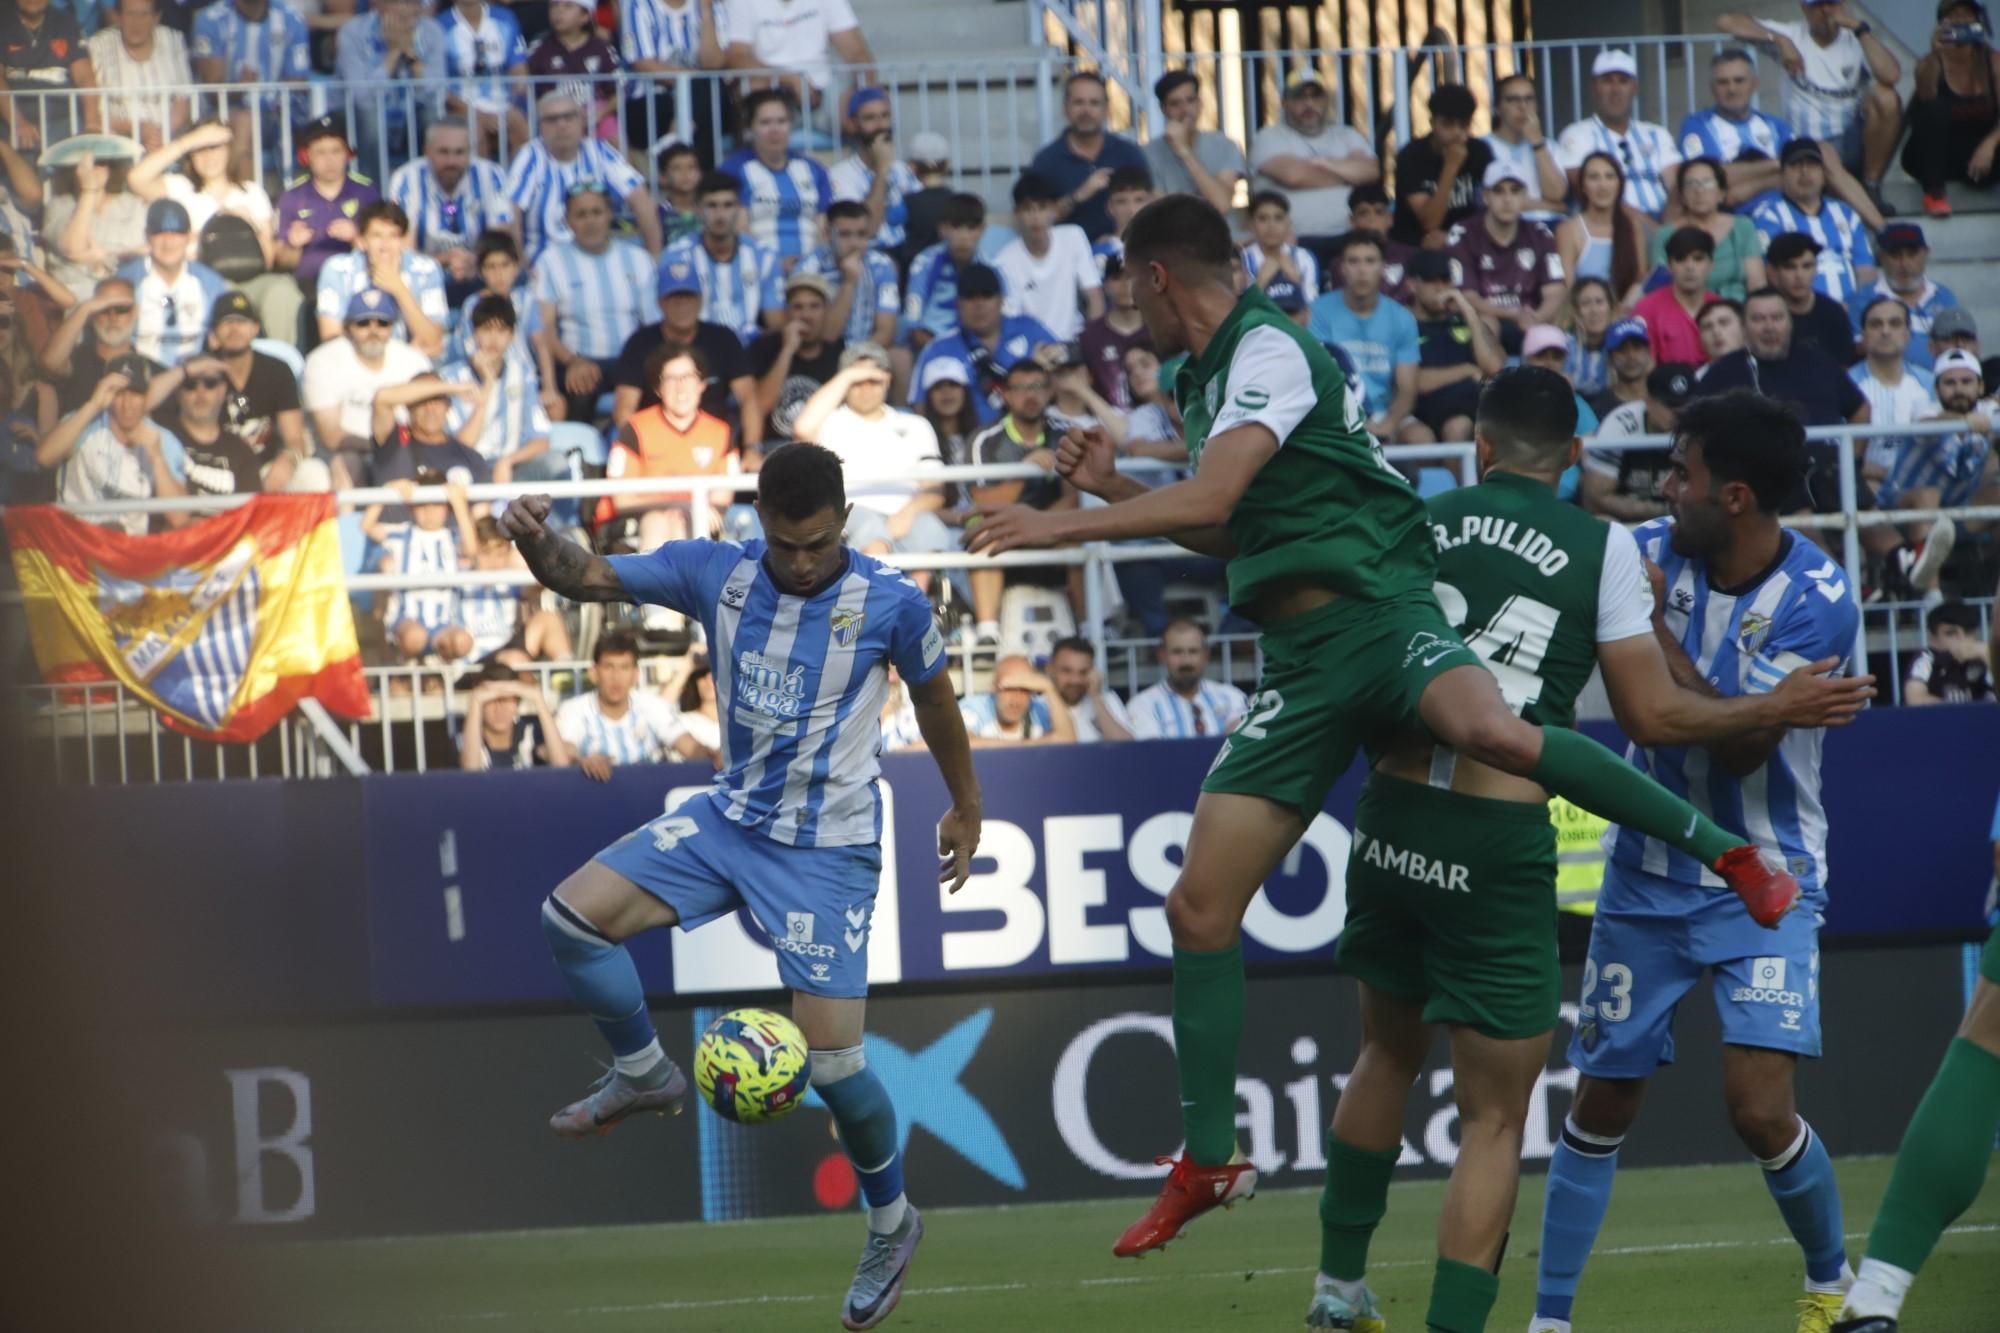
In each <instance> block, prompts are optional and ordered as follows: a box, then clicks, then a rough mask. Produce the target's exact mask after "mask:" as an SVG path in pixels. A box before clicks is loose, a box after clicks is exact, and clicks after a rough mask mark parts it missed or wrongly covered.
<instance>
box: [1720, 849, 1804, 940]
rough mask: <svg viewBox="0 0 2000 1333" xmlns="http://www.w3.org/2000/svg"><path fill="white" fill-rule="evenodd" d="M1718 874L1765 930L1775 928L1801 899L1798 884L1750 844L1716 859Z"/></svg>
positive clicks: (1731, 850) (1773, 859) (1777, 862)
mask: <svg viewBox="0 0 2000 1333" xmlns="http://www.w3.org/2000/svg"><path fill="white" fill-rule="evenodd" d="M1715 873H1716V874H1718V875H1720V876H1722V879H1723V882H1724V883H1726V884H1728V885H1729V887H1730V888H1731V889H1733V890H1735V892H1736V896H1737V897H1738V898H1741V899H1742V900H1743V906H1744V907H1746V908H1748V909H1749V911H1750V919H1751V920H1752V921H1755V922H1756V923H1757V924H1758V925H1760V926H1763V927H1765V928H1766V929H1773V928H1775V927H1776V926H1777V924H1778V922H1779V920H1780V919H1782V918H1783V917H1784V915H1785V913H1787V912H1789V911H1791V910H1792V904H1794V903H1796V902H1797V901H1798V900H1799V882H1798V881H1797V880H1795V879H1793V878H1792V876H1791V873H1790V872H1789V871H1787V870H1786V869H1785V867H1784V866H1783V865H1782V864H1780V863H1779V861H1778V859H1777V858H1776V857H1775V856H1772V857H1767V856H1765V855H1764V853H1763V852H1762V851H1760V850H1759V849H1758V848H1757V847H1756V846H1754V845H1753V844H1750V843H1745V844H1744V845H1743V846H1741V847H1731V848H1730V849H1729V850H1728V851H1726V852H1724V853H1723V854H1722V855H1721V856H1719V857H1717V858H1716V860H1715Z"/></svg>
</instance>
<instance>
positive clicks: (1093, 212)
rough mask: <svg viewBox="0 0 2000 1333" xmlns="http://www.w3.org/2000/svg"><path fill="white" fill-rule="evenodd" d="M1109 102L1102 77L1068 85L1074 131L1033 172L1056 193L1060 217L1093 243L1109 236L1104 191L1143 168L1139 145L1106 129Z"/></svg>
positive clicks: (1067, 111)
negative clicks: (1115, 176) (1125, 173)
mask: <svg viewBox="0 0 2000 1333" xmlns="http://www.w3.org/2000/svg"><path fill="white" fill-rule="evenodd" d="M1109 113H1110V97H1109V94H1108V93H1107V92H1106V90H1105V85H1104V78H1103V76H1102V75H1099V74H1095V73H1092V72H1091V71H1089V70H1077V71H1076V72H1075V73H1073V74H1071V75H1070V76H1069V78H1068V79H1066V80H1064V81H1063V119H1064V120H1065V121H1067V122H1068V123H1069V128H1068V129H1067V130H1065V131H1064V132H1063V133H1061V134H1059V135H1057V136H1056V138H1055V139H1054V140H1053V141H1052V142H1050V143H1048V144H1045V145H1044V146H1043V147H1042V150H1041V151H1040V152H1038V153H1036V154H1035V158H1034V161H1033V162H1031V163H1030V164H1029V169H1030V170H1032V171H1033V172H1034V173H1035V174H1036V175H1037V176H1040V177H1041V178H1042V179H1043V180H1044V181H1046V182H1048V185H1049V188H1051V189H1053V190H1054V191H1056V196H1057V197H1056V217H1057V218H1058V219H1060V220H1062V221H1066V222H1073V223H1075V224H1076V225H1077V226H1079V227H1082V228H1083V234H1084V235H1085V236H1086V237H1088V238H1089V239H1090V240H1093V241H1094V240H1096V239H1097V238H1098V237H1100V236H1104V235H1107V234H1109V233H1110V231H1111V230H1112V226H1111V215H1110V214H1109V213H1108V212H1106V211H1105V203H1106V199H1105V190H1106V187H1108V186H1109V185H1110V184H1111V173H1112V172H1114V171H1116V170H1117V169H1118V168H1120V167H1144V166H1145V165H1146V155H1145V154H1144V153H1142V152H1141V151H1140V150H1139V145H1138V144H1135V143H1133V142H1132V141H1131V140H1130V139H1127V138H1125V137H1124V136H1123V135H1118V134H1112V133H1110V132H1109V131H1107V130H1106V129H1105V128H1104V121H1105V117H1106V116H1107V115H1108V114H1109Z"/></svg>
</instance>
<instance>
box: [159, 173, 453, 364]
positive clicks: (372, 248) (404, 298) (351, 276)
mask: <svg viewBox="0 0 2000 1333" xmlns="http://www.w3.org/2000/svg"><path fill="white" fill-rule="evenodd" d="M156 206H157V205H156ZM354 227H355V230H356V231H357V232H358V233H359V235H358V236H357V237H356V238H355V248H354V249H352V250H349V251H348V252H346V253H345V254H338V255H334V256H333V257H331V258H329V259H328V260H327V261H326V263H324V264H322V265H321V266H320V270H319V280H318V283H317V294H316V296H315V299H314V309H315V310H316V312H317V318H318V322H319V336H320V341H322V342H325V341H327V340H329V339H333V338H338V337H339V336H340V326H341V324H342V323H343V316H344V315H345V314H346V312H347V304H348V302H349V301H351V300H353V299H354V297H355V296H356V295H357V294H358V293H360V292H364V291H367V290H368V289H369V288H371V287H372V288H374V289H376V290H377V291H380V292H382V293H383V294H384V295H386V296H387V297H388V298H389V299H390V301H392V302H393V303H394V304H395V307H396V329H395V334H396V336H397V337H398V338H402V339H404V340H405V341H407V342H408V343H409V344H410V345H411V346H412V347H415V348H416V349H417V350H418V351H420V352H422V353H423V354H424V355H425V356H428V357H431V358H433V359H436V358H438V357H441V356H443V355H444V350H445V347H444V329H445V325H446V323H447V322H449V320H450V319H451V307H450V306H449V305H448V304H447V303H446V301H445V291H444V269H443V267H442V266H440V265H439V263H438V262H437V260H435V259H432V258H431V257H430V256H429V255H425V254H419V253H417V252H416V251H415V250H413V249H411V248H410V243H409V240H410V219H409V216H408V215H407V214H405V213H404V212H403V210H402V209H401V208H400V207H399V206H397V205H396V204H392V203H390V202H389V201H388V200H386V199H377V200H375V201H373V202H372V203H369V204H365V205H363V206H362V207H361V208H360V209H359V210H358V211H357V212H356V213H355V214H354ZM142 308H143V307H142Z"/></svg>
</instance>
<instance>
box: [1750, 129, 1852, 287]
mask: <svg viewBox="0 0 2000 1333" xmlns="http://www.w3.org/2000/svg"><path fill="white" fill-rule="evenodd" d="M1780 163H1781V165H1782V172H1781V179H1782V181H1783V186H1782V190H1781V192H1779V193H1773V194H1766V195H1763V196H1760V197H1759V198H1758V199H1757V201H1756V202H1755V203H1754V204H1752V205H1751V209H1750V218H1751V221H1753V222H1755V223H1756V224H1757V230H1758V231H1759V232H1761V233H1763V235H1764V239H1765V259H1766V262H1772V261H1771V260H1770V245H1771V242H1773V241H1775V240H1776V239H1777V238H1778V237H1779V236H1781V235H1783V234H1784V233H1786V232H1802V233H1804V234H1805V235H1807V236H1810V237H1811V238H1812V239H1813V241H1814V242H1815V245H1814V250H1815V252H1816V253H1817V254H1818V256H1819V273H1818V276H1817V277H1816V278H1815V279H1814V281H1813V286H1815V287H1817V288H1818V289H1819V290H1820V291H1822V292H1824V293H1826V294H1827V295H1828V296H1830V297H1832V298H1833V299H1834V300H1836V301H1842V302H1844V301H1846V300H1848V299H1849V298H1850V297H1852V296H1853V295H1854V294H1855V293H1856V292H1858V291H1860V290H1861V289H1862V288H1863V287H1866V286H1867V285H1869V284H1870V283H1872V282H1874V281H1875V277H1876V269H1875V252H1874V251H1873V250H1871V249H1870V248H1869V245H1868V231H1867V228H1866V226H1865V225H1864V224H1863V222H1862V221H1861V217H1860V215H1859V214H1857V213H1856V212H1855V211H1854V210H1853V209H1852V208H1849V207H1848V206H1847V205H1846V204H1843V203H1841V202H1840V201H1839V200H1838V199H1828V198H1826V159H1825V157H1824V156H1823V155H1822V154H1821V152H1820V146H1819V144H1818V143H1817V142H1816V141H1814V140H1812V139H1794V140H1792V141H1791V142H1790V143H1788V144H1786V145H1785V148H1784V153H1783V156H1782V157H1781V158H1780Z"/></svg>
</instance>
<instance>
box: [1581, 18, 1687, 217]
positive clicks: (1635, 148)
mask: <svg viewBox="0 0 2000 1333" xmlns="http://www.w3.org/2000/svg"><path fill="white" fill-rule="evenodd" d="M1590 91H1591V96H1592V97H1593V98H1594V99H1595V101H1596V103H1597V114H1595V115H1593V116H1592V117H1591V118H1590V119H1588V120H1579V121H1577V122H1576V123H1575V124H1573V125H1569V126H1567V127H1565V128H1564V130H1563V132H1562V134H1561V136H1560V137H1559V138H1558V139H1557V141H1556V148H1557V151H1556V159H1557V161H1559V162H1561V163H1562V166H1563V169H1564V170H1565V171H1567V172H1569V178H1570V188H1571V189H1572V190H1578V191H1580V190H1581V188H1582V180H1581V172H1582V168H1583V162H1584V159H1585V158H1587V157H1589V156H1590V155H1591V154H1592V153H1605V154H1609V155H1610V157H1611V159H1612V160H1613V161H1614V162H1616V163H1617V164H1618V166H1619V168H1620V171H1621V172H1622V174H1623V176H1624V178H1625V188H1624V191H1623V196H1622V197H1623V198H1624V201H1625V202H1626V203H1627V204H1629V205H1631V206H1632V207H1633V208H1636V209H1638V210H1639V211H1640V212H1641V213H1644V214H1645V215H1646V216H1647V217H1649V218H1652V219H1653V220H1654V221H1656V222H1657V221H1658V220H1659V218H1660V215H1661V214H1662V213H1664V212H1665V211H1666V207H1667V201H1668V199H1669V198H1671V197H1672V194H1673V188H1674V174H1675V172H1676V171H1677V170H1679V168H1680V162H1681V153H1680V149H1679V148H1678V147H1676V146H1675V144H1674V137H1673V135H1671V134H1669V133H1667V131H1666V129H1665V128H1664V127H1662V126H1659V125H1655V124H1653V123H1652V122H1651V121H1647V120H1635V119H1633V117H1632V103H1633V100H1634V99H1635V98H1636V97H1637V96H1638V92H1639V62H1638V61H1637V60H1635V59H1634V58H1633V56H1632V53H1631V52H1630V51H1619V50H1614V49H1610V48H1607V49H1605V50H1603V51H1600V52H1598V53H1597V58H1596V59H1595V60H1593V61H1591V63H1590Z"/></svg>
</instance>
